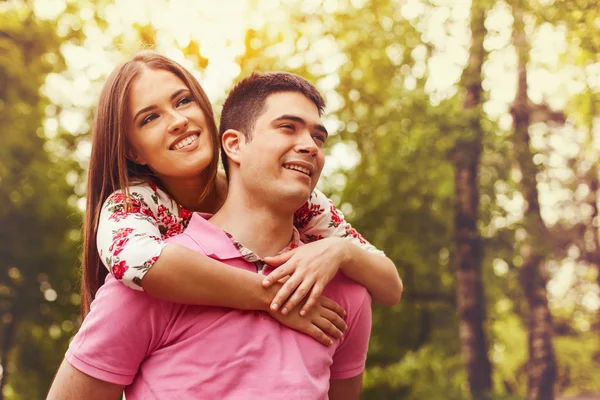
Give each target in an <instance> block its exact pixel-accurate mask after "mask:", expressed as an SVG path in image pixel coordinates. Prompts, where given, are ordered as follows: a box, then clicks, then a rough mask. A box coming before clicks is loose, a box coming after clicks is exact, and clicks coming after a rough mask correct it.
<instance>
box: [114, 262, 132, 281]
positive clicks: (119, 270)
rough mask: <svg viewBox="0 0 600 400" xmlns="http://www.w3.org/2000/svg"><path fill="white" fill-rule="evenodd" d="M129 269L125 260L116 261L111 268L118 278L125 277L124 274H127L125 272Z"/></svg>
mask: <svg viewBox="0 0 600 400" xmlns="http://www.w3.org/2000/svg"><path fill="white" fill-rule="evenodd" d="M128 269H129V267H128V266H127V264H126V263H125V260H122V261H119V262H116V263H114V264H113V265H112V268H111V270H112V273H113V275H114V276H115V278H116V279H117V280H121V279H123V276H124V275H125V272H127V270H128Z"/></svg>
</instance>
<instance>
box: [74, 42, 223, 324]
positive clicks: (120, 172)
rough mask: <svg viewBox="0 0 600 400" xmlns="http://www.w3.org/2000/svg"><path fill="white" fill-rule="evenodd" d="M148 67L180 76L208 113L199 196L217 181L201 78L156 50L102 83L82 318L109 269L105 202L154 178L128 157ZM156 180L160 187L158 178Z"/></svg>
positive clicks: (210, 122) (211, 126) (216, 151)
mask: <svg viewBox="0 0 600 400" xmlns="http://www.w3.org/2000/svg"><path fill="white" fill-rule="evenodd" d="M144 68H149V69H154V70H165V71H169V72H171V73H173V74H174V75H176V76H177V77H178V78H179V79H181V80H182V81H183V83H185V85H186V86H187V87H188V88H189V90H190V92H191V93H192V96H193V97H194V99H195V100H196V101H197V103H198V105H199V106H200V108H201V109H202V111H203V112H204V115H205V118H206V121H207V124H208V129H209V130H210V131H211V132H210V133H211V135H212V143H213V158H212V162H211V164H210V165H209V166H208V167H207V168H206V169H205V170H204V171H203V172H202V175H204V178H205V179H203V182H205V185H206V186H205V188H204V191H203V193H202V196H201V199H202V198H204V197H205V196H206V195H207V194H208V193H209V191H210V190H211V188H212V187H213V185H214V184H215V179H216V174H217V166H218V157H219V145H218V139H217V128H216V125H215V120H214V115H213V110H212V106H211V104H210V101H209V100H208V97H207V96H206V93H204V90H203V89H202V87H201V86H200V84H199V83H198V81H197V80H196V79H195V78H194V77H193V76H192V74H191V73H190V72H189V71H187V70H186V69H185V68H184V67H182V66H181V65H179V64H178V63H176V62H175V61H173V60H171V59H169V58H167V57H164V56H161V55H160V54H156V53H154V52H148V51H144V52H141V53H139V54H137V55H135V56H134V57H133V58H131V59H130V60H128V61H126V62H124V63H122V64H121V65H119V66H117V67H116V68H115V69H114V70H113V72H112V73H111V74H110V76H109V77H108V79H107V80H106V82H105V83H104V87H103V88H102V92H101V93H100V99H99V100H98V106H97V109H96V115H95V118H94V125H93V128H92V153H91V156H90V164H89V170H88V181H87V201H86V210H85V220H84V226H83V260H82V278H81V316H82V319H83V318H85V317H86V316H87V314H88V313H89V311H90V304H91V302H92V300H93V299H94V297H95V296H96V292H97V291H98V289H99V288H100V286H102V284H103V283H104V280H105V278H106V276H107V275H108V269H107V268H106V267H105V266H104V265H103V264H102V261H101V260H100V256H99V254H98V248H97V244H96V243H97V242H96V236H97V233H98V221H99V217H100V211H101V209H102V204H103V203H104V202H105V201H106V199H107V198H108V197H109V196H110V195H111V194H112V193H113V192H115V191H116V190H121V191H122V192H123V193H124V194H125V198H128V196H129V190H128V188H129V186H130V183H131V182H132V181H133V180H146V181H147V180H149V179H151V180H155V179H154V178H153V175H152V172H151V171H150V170H149V169H148V167H146V166H140V165H137V164H135V163H133V162H132V161H130V160H128V159H127V156H126V154H127V146H128V142H127V137H126V129H127V126H128V124H127V119H128V118H129V92H130V89H131V85H132V83H133V82H134V81H135V79H136V78H137V77H138V76H139V74H140V73H141V72H142V70H143V69H144ZM155 183H156V184H157V185H159V186H161V185H160V182H155Z"/></svg>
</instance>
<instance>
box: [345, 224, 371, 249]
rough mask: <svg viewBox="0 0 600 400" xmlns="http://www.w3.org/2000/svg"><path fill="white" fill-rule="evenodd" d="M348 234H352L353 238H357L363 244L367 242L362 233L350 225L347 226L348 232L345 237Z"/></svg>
mask: <svg viewBox="0 0 600 400" xmlns="http://www.w3.org/2000/svg"><path fill="white" fill-rule="evenodd" d="M346 236H352V237H353V238H355V239H357V240H358V241H359V242H360V243H361V244H366V243H367V241H366V240H365V238H363V237H362V235H361V234H360V233H358V232H357V231H356V229H354V228H352V227H351V226H350V225H347V226H346V234H345V235H344V237H346Z"/></svg>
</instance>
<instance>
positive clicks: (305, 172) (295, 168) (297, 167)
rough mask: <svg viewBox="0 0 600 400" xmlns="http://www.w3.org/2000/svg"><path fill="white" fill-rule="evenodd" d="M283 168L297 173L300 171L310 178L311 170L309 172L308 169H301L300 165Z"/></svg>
mask: <svg viewBox="0 0 600 400" xmlns="http://www.w3.org/2000/svg"><path fill="white" fill-rule="evenodd" d="M283 168H286V169H293V170H296V171H300V172H302V173H303V174H306V175H308V176H310V170H308V169H306V168H304V167H301V166H299V165H284V166H283Z"/></svg>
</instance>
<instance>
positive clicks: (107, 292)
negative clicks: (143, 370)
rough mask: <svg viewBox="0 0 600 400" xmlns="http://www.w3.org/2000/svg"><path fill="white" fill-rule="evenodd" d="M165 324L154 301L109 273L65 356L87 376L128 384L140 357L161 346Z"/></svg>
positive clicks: (163, 312) (161, 313)
mask: <svg viewBox="0 0 600 400" xmlns="http://www.w3.org/2000/svg"><path fill="white" fill-rule="evenodd" d="M167 325H168V324H167V318H166V314H165V310H164V309H162V308H161V306H160V304H159V303H158V302H157V301H156V300H154V299H152V298H151V297H150V296H148V295H147V294H146V293H142V292H137V291H133V290H130V289H128V288H126V287H124V286H123V285H122V284H121V283H119V282H117V281H116V280H115V279H114V278H113V277H111V276H109V277H108V278H107V281H106V283H105V284H104V285H103V286H102V287H101V288H100V289H99V290H98V294H97V296H96V298H95V299H94V301H93V302H92V305H91V310H90V313H89V314H88V315H87V317H86V318H85V320H84V321H83V324H82V325H81V328H80V329H79V331H78V332H77V334H76V335H75V337H74V338H73V340H72V341H71V343H70V345H69V349H68V350H67V354H66V356H65V357H66V359H67V361H68V362H69V363H70V364H71V365H72V366H73V367H75V368H77V369H78V370H80V371H81V372H83V373H85V374H87V375H89V376H92V377H94V378H96V379H100V380H102V381H105V382H110V383H115V384H120V385H129V384H131V383H132V382H133V380H134V378H135V375H136V374H137V371H138V370H139V367H140V365H141V363H142V362H143V360H144V359H145V358H146V357H147V355H149V354H150V353H151V352H152V351H153V350H154V349H156V348H158V347H159V346H160V344H161V340H163V339H162V338H163V332H164V331H165V329H166V328H167ZM132 333H135V334H133V335H132Z"/></svg>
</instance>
